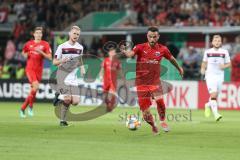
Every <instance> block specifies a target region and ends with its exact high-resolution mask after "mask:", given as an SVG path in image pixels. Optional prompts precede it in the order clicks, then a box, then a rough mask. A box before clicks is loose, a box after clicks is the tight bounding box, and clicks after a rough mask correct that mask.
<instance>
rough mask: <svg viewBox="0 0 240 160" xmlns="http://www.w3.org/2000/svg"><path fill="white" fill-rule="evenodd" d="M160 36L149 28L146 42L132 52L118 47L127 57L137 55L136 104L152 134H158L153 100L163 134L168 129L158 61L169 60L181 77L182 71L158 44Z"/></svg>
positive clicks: (155, 30)
mask: <svg viewBox="0 0 240 160" xmlns="http://www.w3.org/2000/svg"><path fill="white" fill-rule="evenodd" d="M159 37H160V35H159V33H158V28H157V27H149V28H148V32H147V39H148V42H146V43H142V44H138V45H136V46H135V47H134V48H133V50H127V49H126V46H123V45H122V46H120V47H121V48H120V49H121V51H122V52H123V53H124V54H125V55H126V56H127V57H133V56H135V55H137V65H136V88H137V95H138V104H139V106H140V109H141V111H142V113H143V118H144V120H145V121H146V122H147V123H149V124H150V125H151V127H152V131H153V133H154V134H158V133H159V132H158V127H157V126H156V124H155V123H154V118H153V116H152V114H151V112H150V106H151V104H152V103H151V100H155V101H156V104H157V111H158V115H159V119H160V125H161V127H162V129H163V130H164V131H165V132H168V131H169V127H168V125H167V123H166V122H165V113H166V109H165V104H164V101H163V97H162V94H163V93H162V86H161V82H160V61H161V59H162V58H163V57H164V58H166V59H167V60H169V61H170V62H171V63H172V64H173V65H174V66H175V67H176V68H177V70H178V71H179V73H180V75H181V76H183V73H184V72H183V69H182V67H180V66H179V65H178V63H177V61H176V59H175V58H174V57H173V56H172V54H171V53H170V51H169V50H168V48H167V47H166V46H164V45H162V44H159V43H158V39H159Z"/></svg>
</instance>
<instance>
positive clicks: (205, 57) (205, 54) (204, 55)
mask: <svg viewBox="0 0 240 160" xmlns="http://www.w3.org/2000/svg"><path fill="white" fill-rule="evenodd" d="M207 59H208V57H207V52H206V51H205V52H204V54H203V62H207Z"/></svg>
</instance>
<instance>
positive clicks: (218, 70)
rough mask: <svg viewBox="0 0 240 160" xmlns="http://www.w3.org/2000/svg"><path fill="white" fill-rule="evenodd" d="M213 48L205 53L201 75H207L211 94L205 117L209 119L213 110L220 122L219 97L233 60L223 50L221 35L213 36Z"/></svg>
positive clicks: (206, 105)
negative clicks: (227, 69) (225, 74)
mask: <svg viewBox="0 0 240 160" xmlns="http://www.w3.org/2000/svg"><path fill="white" fill-rule="evenodd" d="M212 46H213V47H212V48H210V49H207V50H206V51H205V52H204V56H203V61H202V66H201V74H202V75H205V79H206V83H207V88H208V92H209V94H210V98H209V102H208V103H206V104H205V116H206V117H209V116H210V114H211V110H212V113H213V115H214V117H215V120H216V121H219V120H220V119H221V118H222V115H220V114H219V113H218V104H217V97H218V93H219V92H220V90H221V86H222V83H223V81H224V69H225V68H228V67H231V60H230V56H229V53H228V51H227V50H225V49H222V48H221V46H222V37H221V36H220V35H213V39H212ZM210 108H211V110H210Z"/></svg>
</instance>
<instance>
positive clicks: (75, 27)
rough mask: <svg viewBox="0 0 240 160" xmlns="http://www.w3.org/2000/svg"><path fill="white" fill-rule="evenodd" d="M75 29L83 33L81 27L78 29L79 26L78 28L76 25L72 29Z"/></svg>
mask: <svg viewBox="0 0 240 160" xmlns="http://www.w3.org/2000/svg"><path fill="white" fill-rule="evenodd" d="M73 29H76V30H79V31H81V28H80V27H78V26H76V25H75V26H72V27H71V30H73Z"/></svg>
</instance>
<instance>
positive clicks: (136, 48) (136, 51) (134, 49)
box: [132, 44, 141, 55]
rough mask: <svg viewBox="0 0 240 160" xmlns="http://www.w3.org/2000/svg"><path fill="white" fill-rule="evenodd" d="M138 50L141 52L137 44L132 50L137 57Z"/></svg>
mask: <svg viewBox="0 0 240 160" xmlns="http://www.w3.org/2000/svg"><path fill="white" fill-rule="evenodd" d="M140 50H141V46H140V45H139V44H138V45H136V46H134V47H133V49H132V51H133V52H134V55H138V54H139V51H140Z"/></svg>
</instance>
